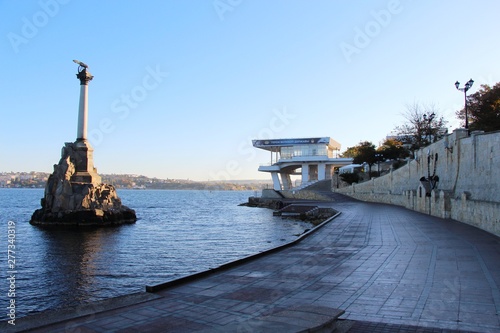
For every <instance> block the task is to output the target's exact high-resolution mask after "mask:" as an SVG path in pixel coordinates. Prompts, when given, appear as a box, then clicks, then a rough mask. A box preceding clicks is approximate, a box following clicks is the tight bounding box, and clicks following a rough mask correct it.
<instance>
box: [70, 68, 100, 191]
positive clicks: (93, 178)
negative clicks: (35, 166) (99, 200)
mask: <svg viewBox="0 0 500 333" xmlns="http://www.w3.org/2000/svg"><path fill="white" fill-rule="evenodd" d="M73 62H75V63H77V64H78V66H79V67H78V74H76V77H77V78H78V79H79V80H80V103H79V107H78V129H77V134H76V142H75V143H74V145H73V147H74V148H73V149H74V150H75V153H74V154H72V155H73V156H74V159H75V173H74V174H73V176H72V177H71V181H72V183H74V184H76V183H79V184H81V183H92V184H95V185H97V184H99V183H100V182H101V177H100V176H99V175H98V174H97V171H96V170H95V168H94V149H92V147H91V146H90V143H89V142H88V141H87V120H88V112H89V110H88V86H89V82H90V81H91V80H92V79H93V78H94V77H93V76H92V74H90V72H89V70H88V68H89V66H87V65H86V64H84V63H83V62H81V61H78V60H73Z"/></svg>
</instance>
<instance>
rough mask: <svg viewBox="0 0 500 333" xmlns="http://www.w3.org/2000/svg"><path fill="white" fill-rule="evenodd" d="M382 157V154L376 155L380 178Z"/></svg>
mask: <svg viewBox="0 0 500 333" xmlns="http://www.w3.org/2000/svg"><path fill="white" fill-rule="evenodd" d="M382 156H383V155H382V154H375V158H376V159H377V172H378V176H379V177H380V158H381V157H382Z"/></svg>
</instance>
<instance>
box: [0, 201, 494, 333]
mask: <svg viewBox="0 0 500 333" xmlns="http://www.w3.org/2000/svg"><path fill="white" fill-rule="evenodd" d="M333 199H334V201H332V202H324V203H318V205H323V206H324V207H330V208H333V209H335V210H338V211H340V212H341V214H340V215H338V216H337V217H336V218H334V219H332V220H331V221H330V222H328V223H327V224H325V225H324V226H322V227H321V229H319V230H317V231H315V232H313V233H311V234H310V235H309V236H307V237H305V238H304V239H302V240H301V241H300V242H297V243H296V244H293V245H291V246H288V247H286V248H283V249H280V250H278V251H274V252H272V253H270V254H263V255H261V256H259V257H257V258H255V259H252V260H246V261H244V262H241V263H238V264H235V265H230V266H228V267H227V268H224V269H218V270H214V271H213V272H211V273H207V274H203V275H202V276H200V277H193V278H188V279H184V280H182V281H178V283H171V284H169V285H166V286H165V288H159V289H160V290H157V291H154V292H152V293H146V292H144V293H139V294H136V295H130V296H128V297H122V298H117V299H114V300H110V301H108V302H104V303H95V304H91V305H89V306H87V307H81V308H78V309H69V310H64V311H55V312H50V313H44V314H41V315H37V316H31V317H27V318H20V319H19V320H18V321H17V322H16V328H15V329H17V330H26V331H29V332H54V333H57V332H198V331H200V332H204V331H205V332H267V331H272V332H301V331H303V332H306V331H308V329H310V328H314V330H311V331H317V332H331V331H332V330H333V329H334V328H335V326H336V327H337V330H336V331H335V332H351V333H354V332H454V331H457V332H458V331H460V332H464V331H465V332H500V321H499V314H500V290H499V286H500V265H499V259H500V239H499V238H498V237H497V236H495V235H492V234H490V233H487V232H485V231H483V230H480V229H478V228H475V227H472V226H469V225H466V224H463V223H460V222H457V221H454V220H450V219H441V218H438V217H433V216H429V215H425V214H421V213H418V212H415V211H411V210H408V209H405V208H402V207H399V206H391V205H386V204H377V203H367V202H361V201H357V200H354V199H349V198H347V197H344V196H342V195H340V194H336V195H335V197H334V198H333ZM336 309H338V310H339V311H337V310H336ZM337 316H340V317H339V319H340V320H338V319H335V318H336V317H337ZM321 323H324V325H322V324H321ZM0 330H1V331H2V332H3V331H6V330H12V327H8V326H7V325H3V324H2V326H0Z"/></svg>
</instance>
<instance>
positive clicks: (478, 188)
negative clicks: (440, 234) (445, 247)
mask: <svg viewBox="0 0 500 333" xmlns="http://www.w3.org/2000/svg"><path fill="white" fill-rule="evenodd" d="M434 176H437V177H439V181H438V182H437V183H436V186H435V187H434V188H433V189H430V190H428V189H426V188H425V186H424V185H423V184H422V182H421V181H420V179H421V178H422V177H424V178H430V177H434ZM333 190H334V191H336V192H339V193H343V194H346V195H349V196H351V197H354V198H357V199H359V200H364V201H371V202H381V203H388V204H394V205H399V206H403V207H406V208H408V209H412V210H415V211H419V212H422V213H425V214H430V215H433V216H438V217H442V218H451V219H454V220H457V221H461V222H464V223H467V224H471V225H474V226H477V227H478V228H481V229H483V230H486V231H488V232H490V233H493V234H495V235H498V236H500V131H499V132H492V133H482V132H473V133H471V135H470V136H468V135H467V131H466V130H465V129H458V130H455V131H454V132H453V133H452V134H450V135H448V136H446V137H445V138H444V139H442V140H440V141H438V142H436V143H434V144H432V145H430V146H428V147H425V148H423V149H421V150H419V151H418V152H416V154H415V158H414V159H413V160H411V161H410V162H409V163H408V164H407V165H405V166H403V167H401V168H400V169H397V170H394V171H391V172H390V173H389V174H387V175H385V176H382V177H379V178H374V179H372V180H369V181H367V182H364V183H360V184H354V185H352V186H349V187H345V188H341V189H333Z"/></svg>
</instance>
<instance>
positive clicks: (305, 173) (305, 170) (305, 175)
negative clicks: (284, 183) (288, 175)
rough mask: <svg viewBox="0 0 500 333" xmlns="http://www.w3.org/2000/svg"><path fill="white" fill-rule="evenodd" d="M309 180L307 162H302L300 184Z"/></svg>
mask: <svg viewBox="0 0 500 333" xmlns="http://www.w3.org/2000/svg"><path fill="white" fill-rule="evenodd" d="M308 181H309V164H302V184H304V183H307V182H308Z"/></svg>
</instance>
